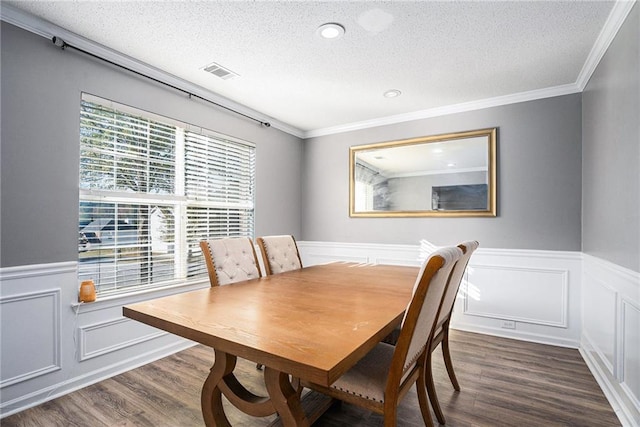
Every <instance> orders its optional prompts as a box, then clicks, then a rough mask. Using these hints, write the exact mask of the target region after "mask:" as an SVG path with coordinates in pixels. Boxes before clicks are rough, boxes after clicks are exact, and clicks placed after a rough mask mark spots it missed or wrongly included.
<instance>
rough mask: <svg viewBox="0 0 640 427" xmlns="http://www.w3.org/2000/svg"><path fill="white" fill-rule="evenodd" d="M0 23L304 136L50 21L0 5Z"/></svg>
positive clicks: (267, 117) (302, 133)
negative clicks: (79, 50)
mask: <svg viewBox="0 0 640 427" xmlns="http://www.w3.org/2000/svg"><path fill="white" fill-rule="evenodd" d="M0 19H2V21H4V22H7V23H9V24H12V25H15V26H17V27H19V28H22V29H23V30H26V31H29V32H31V33H34V34H37V35H39V36H42V37H44V38H48V39H49V40H51V39H52V38H53V37H54V36H56V37H60V38H61V39H62V40H64V41H65V42H67V43H69V44H70V45H72V46H75V47H78V48H80V49H82V50H85V51H87V52H90V53H91V54H93V55H96V56H99V57H101V58H104V59H106V60H109V61H111V62H114V63H116V64H119V65H122V66H124V67H126V68H129V69H131V70H134V71H136V72H139V73H141V74H145V75H147V76H149V77H152V78H154V79H156V80H159V81H161V82H165V83H167V84H170V85H171V86H175V87H177V88H180V89H182V90H184V91H185V92H190V93H192V94H194V95H197V96H199V97H202V98H204V99H208V100H210V101H213V102H215V103H216V104H220V105H222V106H224V107H228V108H230V109H233V110H236V111H238V112H240V113H242V114H246V115H247V116H251V117H255V118H257V119H259V120H261V121H264V122H269V123H270V124H271V127H273V128H276V129H278V130H281V131H282V132H286V133H288V134H291V135H293V136H296V137H298V138H302V137H303V136H304V132H303V131H302V130H300V129H298V128H295V127H293V126H290V125H288V124H287V123H284V122H281V121H279V120H277V119H274V118H272V117H269V116H266V115H265V114H263V113H261V112H259V111H256V110H253V109H251V108H249V107H247V106H245V105H242V104H239V103H236V102H234V101H232V100H230V99H228V98H225V97H223V96H221V95H218V94H217V93H215V92H212V91H210V90H207V89H205V88H203V87H201V86H198V85H195V84H193V83H190V82H188V81H186V80H183V79H181V78H179V77H176V76H174V75H172V74H169V73H167V72H165V71H162V70H160V69H158V68H155V67H153V66H151V65H149V64H146V63H144V62H141V61H138V60H137V59H135V58H132V57H130V56H127V55H125V54H123V53H120V52H118V51H115V50H113V49H110V48H108V47H106V46H104V45H101V44H99V43H96V42H94V41H92V40H89V39H87V38H85V37H82V36H80V35H78V34H75V33H73V32H71V31H69V30H66V29H64V28H62V27H59V26H57V25H55V24H53V23H51V22H49V21H46V20H44V19H41V18H39V17H36V16H34V15H31V14H29V13H26V12H24V11H21V10H19V9H16V8H15V7H13V6H11V5H6V4H3V5H2V7H1V8H0Z"/></svg>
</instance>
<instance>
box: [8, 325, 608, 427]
mask: <svg viewBox="0 0 640 427" xmlns="http://www.w3.org/2000/svg"><path fill="white" fill-rule="evenodd" d="M450 342H451V352H452V358H453V362H454V366H455V369H456V374H457V376H458V380H459V382H460V386H461V388H462V390H461V391H460V392H455V391H454V390H453V387H451V384H450V383H449V378H448V377H447V374H446V371H445V369H444V363H443V362H442V356H441V353H440V349H436V351H435V353H434V363H435V365H434V375H435V380H436V388H437V390H438V397H439V399H440V404H441V406H442V409H443V411H444V414H445V416H446V418H447V426H450V427H457V426H492V427H495V426H545V427H547V426H598V427H600V426H619V425H620V423H619V421H618V419H617V417H616V416H615V414H614V412H613V410H612V409H611V406H610V405H609V404H608V402H607V400H606V399H605V397H604V395H603V393H602V391H601V390H600V388H599V387H598V385H597V383H596V381H595V379H594V378H593V376H592V375H591V373H590V372H589V369H588V368H587V366H586V365H585V363H584V361H583V360H582V357H581V356H580V354H579V353H578V351H577V350H574V349H568V348H562V347H553V346H548V345H542V344H534V343H527V342H522V341H515V340H509V339H504V338H497V337H491V336H487V335H479V334H472V333H468V332H460V331H451V339H450ZM212 362H213V350H211V349H210V348H207V347H204V346H200V345H199V346H196V347H193V348H191V349H188V350H186V351H183V352H180V353H177V354H175V355H173V356H170V357H166V358H164V359H162V360H159V361H157V362H154V363H150V364H148V365H146V366H143V367H140V368H138V369H134V370H132V371H129V372H126V373H124V374H121V375H118V376H115V377H113V378H110V379H108V380H105V381H102V382H100V383H97V384H94V385H92V386H89V387H86V388H84V389H82V390H79V391H76V392H74V393H70V394H68V395H66V396H63V397H60V398H58V399H55V400H52V401H50V402H47V403H44V404H42V405H39V406H37V407H34V408H31V409H28V410H25V411H23V412H20V413H18V414H14V415H12V416H9V417H6V418H4V419H3V420H1V421H0V424H1V425H2V426H3V427H12V426H24V427H27V426H29V427H31V426H47V427H50V426H80V427H101V426H121V427H125V426H154V427H160V426H167V427H181V426H202V425H204V423H203V421H202V416H201V413H200V389H201V387H202V384H203V382H204V380H205V378H206V376H207V375H208V372H209V368H210V367H211V364H212ZM236 371H237V376H238V377H239V378H240V379H241V380H244V383H245V384H246V385H247V387H248V388H251V389H253V390H255V391H262V392H263V390H264V387H262V386H261V381H260V380H261V372H260V371H257V370H256V367H255V364H254V363H251V362H248V361H245V360H239V361H238V367H237V368H236ZM225 407H226V411H227V415H228V417H229V420H230V421H231V423H232V424H233V425H234V426H262V425H267V424H269V422H270V421H272V420H273V417H269V418H252V417H249V416H247V415H244V414H242V413H240V412H239V411H237V410H236V409H235V408H233V407H232V406H230V405H226V406H225ZM432 418H433V420H434V424H436V425H437V420H436V419H435V415H433V413H432ZM382 425H383V423H382V417H380V416H378V415H376V414H372V413H370V412H368V411H365V410H362V409H359V408H357V407H354V406H351V405H348V404H342V405H335V406H333V407H332V408H331V409H330V410H329V411H327V412H326V413H325V415H324V416H323V417H322V418H320V419H319V420H318V421H317V422H316V423H315V424H314V426H322V427H328V426H332V427H338V426H340V427H343V426H349V427H361V426H367V427H369V426H382ZM398 425H399V426H421V425H424V424H423V422H422V417H421V415H420V409H419V407H418V398H417V395H416V393H415V389H412V391H411V392H410V393H409V394H408V395H407V396H406V397H405V398H404V400H403V402H402V405H401V406H400V409H399V417H398Z"/></svg>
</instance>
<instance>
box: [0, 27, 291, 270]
mask: <svg viewBox="0 0 640 427" xmlns="http://www.w3.org/2000/svg"><path fill="white" fill-rule="evenodd" d="M1 29H2V35H1V36H2V38H1V40H2V51H1V54H2V57H1V60H2V75H1V79H2V87H1V92H2V93H1V105H2V130H1V144H2V145H1V147H0V150H1V151H0V158H1V163H0V173H1V175H0V178H1V188H0V191H1V193H0V194H1V203H0V204H1V207H0V209H1V210H0V230H1V245H0V251H1V252H0V254H1V261H0V266H2V267H8V266H17V265H28V264H41V263H50V262H61V261H73V260H75V259H77V231H78V224H77V222H78V167H79V166H78V164H79V163H78V162H79V160H78V159H79V114H80V109H79V104H80V94H81V92H88V93H91V94H94V95H98V96H101V97H104V98H107V99H112V100H114V101H117V102H120V103H123V104H128V105H132V106H134V107H137V108H140V109H143V110H148V111H153V112H155V113H158V114H161V115H165V116H168V117H172V118H175V119H177V120H181V121H184V122H187V123H192V124H195V125H198V126H202V127H205V128H208V129H211V130H214V131H217V132H220V133H223V134H227V135H231V136H235V137H238V138H241V139H244V140H247V141H251V142H254V143H255V144H256V146H257V196H256V235H262V234H279V233H292V234H294V235H295V236H296V237H299V236H300V235H301V213H300V205H301V199H300V197H301V184H300V175H301V164H302V153H303V149H304V147H303V143H302V141H301V140H300V139H299V138H296V137H293V136H291V135H289V134H286V133H284V132H281V131H278V130H276V129H274V128H263V127H261V126H260V125H258V124H256V123H255V122H252V121H250V120H247V119H245V118H242V117H240V116H237V115H234V114H233V113H229V112H226V111H225V110H222V109H220V108H217V107H214V106H211V105H210V104H208V103H206V102H202V101H197V100H189V99H188V98H187V97H186V96H185V95H184V94H181V93H179V92H177V91H174V90H172V89H168V88H166V87H164V86H162V85H160V84H157V83H153V82H151V81H149V80H146V79H144V78H141V77H137V76H135V75H132V74H130V73H127V72H125V71H122V70H120V69H118V68H116V67H112V66H109V65H105V64H104V63H102V62H100V61H97V60H93V59H91V58H89V57H87V56H86V55H84V54H82V53H78V52H76V51H73V50H71V49H68V50H65V51H63V50H61V49H59V48H56V47H55V46H54V45H53V43H51V41H50V40H47V39H45V38H42V37H40V36H37V35H35V34H32V33H29V32H26V31H23V30H21V29H18V28H16V27H14V26H12V25H10V24H7V23H4V22H2V24H1ZM176 60H179V58H176Z"/></svg>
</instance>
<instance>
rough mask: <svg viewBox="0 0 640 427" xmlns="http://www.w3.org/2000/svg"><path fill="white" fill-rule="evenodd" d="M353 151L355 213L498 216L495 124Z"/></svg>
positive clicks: (352, 212) (352, 203)
mask: <svg viewBox="0 0 640 427" xmlns="http://www.w3.org/2000/svg"><path fill="white" fill-rule="evenodd" d="M349 151H350V164H349V166H350V167H349V173H350V183H349V184H350V185H349V198H350V201H349V210H350V216H352V217H390V216H496V128H491V129H481V130H474V131H466V132H457V133H451V134H445V135H433V136H425V137H420V138H412V139H406V140H401V141H390V142H382V143H377V144H368V145H360V146H354V147H351V148H350V150H349Z"/></svg>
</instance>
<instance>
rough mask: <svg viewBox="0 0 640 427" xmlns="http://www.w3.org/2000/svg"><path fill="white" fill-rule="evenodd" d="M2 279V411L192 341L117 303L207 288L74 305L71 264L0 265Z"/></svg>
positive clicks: (24, 405) (8, 412)
mask: <svg viewBox="0 0 640 427" xmlns="http://www.w3.org/2000/svg"><path fill="white" fill-rule="evenodd" d="M0 279H1V280H0V316H1V318H0V327H1V335H0V339H1V342H0V351H1V352H2V354H1V355H0V363H1V365H0V389H1V393H0V396H1V397H0V417H5V416H8V415H11V414H13V413H15V412H19V411H21V410H23V409H26V408H28V407H31V406H34V405H37V404H40V403H42V402H44V401H47V400H50V399H53V398H55V397H57V396H61V395H63V394H66V393H68V392H70V391H73V390H76V389H79V388H82V387H85V386H87V385H89V384H92V383H95V382H97V381H101V380H103V379H105V378H109V377H111V376H113V375H116V374H119V373H121V372H125V371H128V370H130V369H132V368H135V367H137V366H141V365H143V364H146V363H149V362H151V361H153V360H156V359H159V358H161V357H165V356H167V355H169V354H173V353H175V352H176V351H180V350H183V349H185V348H187V347H189V346H191V345H193V342H191V341H188V340H184V339H181V338H178V337H176V336H174V335H171V334H168V333H165V332H162V331H159V330H157V329H154V328H151V327H148V326H146V325H143V324H141V323H138V322H134V321H132V320H129V319H126V318H124V317H123V316H122V306H123V305H126V304H130V303H134V302H137V301H142V300H145V299H149V298H155V297H160V296H163V295H169V294H172V293H177V292H182V291H185V290H191V289H196V288H200V287H206V286H209V284H208V281H207V280H205V281H204V282H200V283H196V284H192V285H189V286H178V287H174V288H172V289H164V290H162V291H150V292H146V293H139V294H137V295H129V296H127V297H120V298H105V299H103V300H102V301H99V302H95V303H90V304H82V305H78V304H77V302H76V301H77V296H78V280H77V263H76V262H65V263H55V264H44V265H29V266H19V267H8V268H3V269H0ZM212 360H213V353H212Z"/></svg>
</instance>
